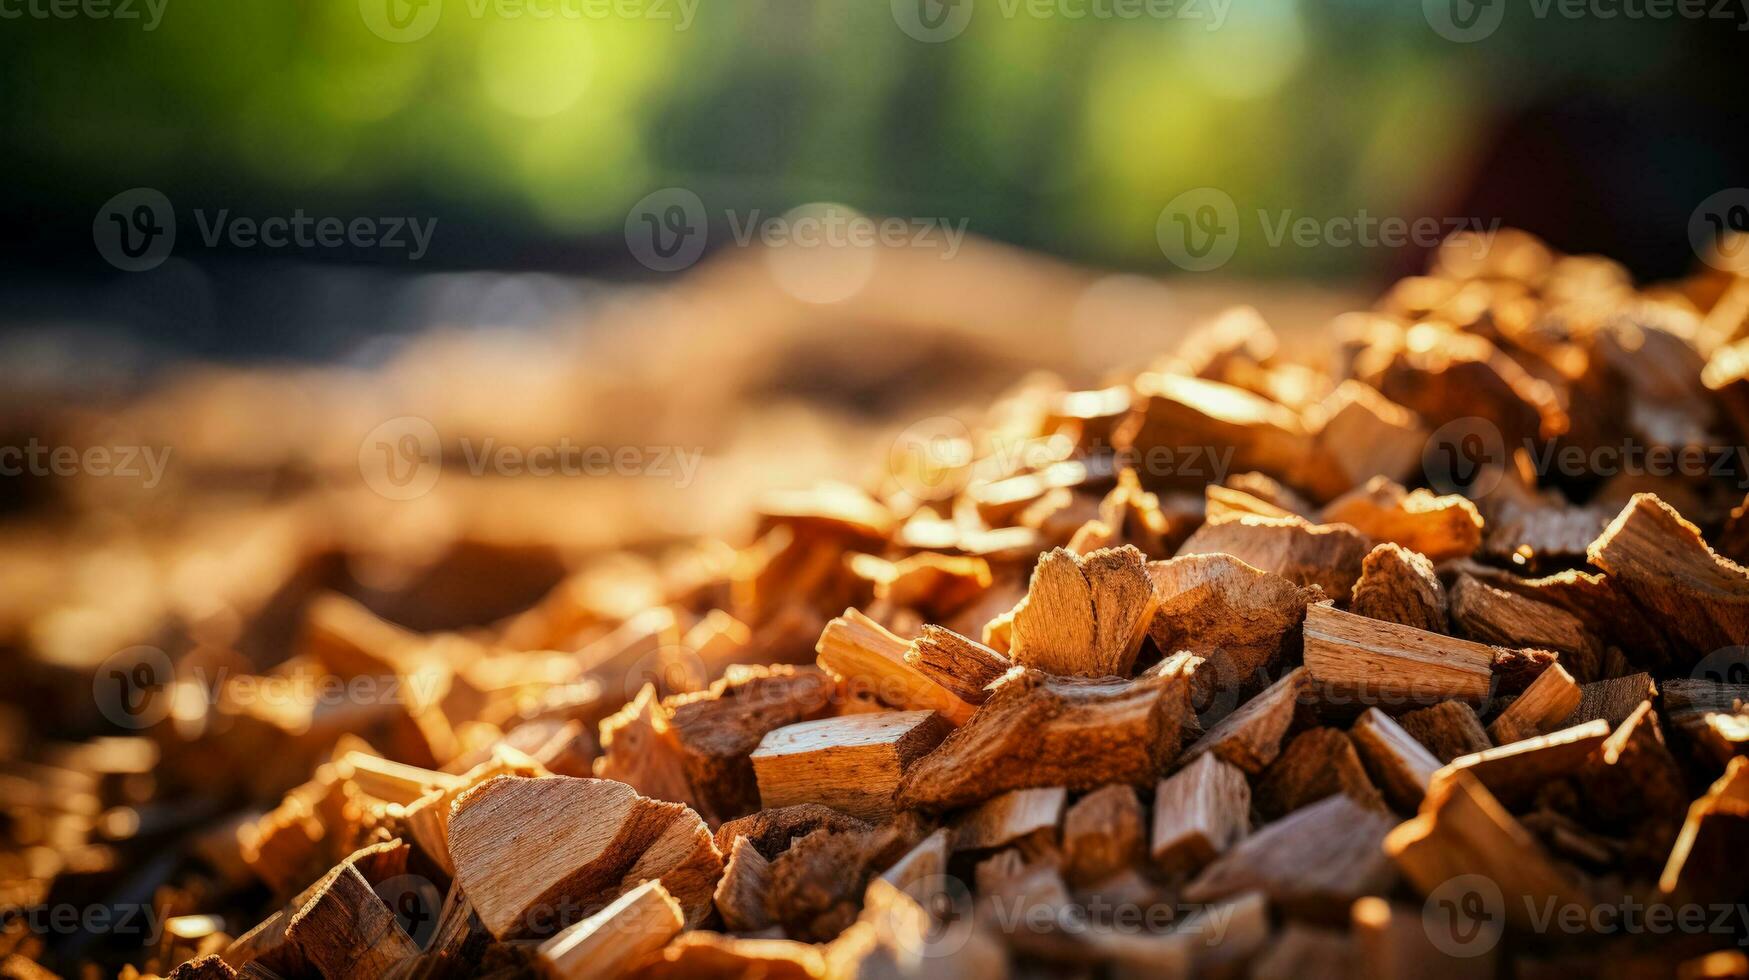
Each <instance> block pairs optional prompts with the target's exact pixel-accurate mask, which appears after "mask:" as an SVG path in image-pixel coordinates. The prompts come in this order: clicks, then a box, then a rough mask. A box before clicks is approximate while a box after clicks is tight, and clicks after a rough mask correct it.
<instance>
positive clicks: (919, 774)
mask: <svg viewBox="0 0 1749 980" xmlns="http://www.w3.org/2000/svg"><path fill="white" fill-rule="evenodd" d="M1200 662H1201V661H1200V660H1199V659H1198V658H1196V657H1194V656H1192V655H1190V654H1179V655H1177V656H1174V657H1172V658H1169V659H1168V660H1166V661H1163V662H1162V663H1160V664H1158V665H1156V666H1155V667H1152V668H1150V669H1149V670H1147V671H1144V672H1143V673H1142V674H1141V675H1140V676H1139V677H1137V678H1135V679H1134V680H1129V681H1123V680H1117V679H1105V680H1090V679H1082V678H1068V677H1052V676H1049V675H1047V674H1044V673H1041V672H1039V671H1036V670H1029V669H1027V668H1024V667H1016V668H1014V669H1013V670H1012V671H1010V672H1009V673H1008V675H1007V676H1005V677H1004V678H1003V679H1002V680H1001V681H1000V682H998V683H997V685H996V688H995V691H994V692H993V693H992V694H991V695H990V700H988V701H986V702H985V703H984V705H983V707H981V708H979V709H978V714H977V715H976V716H975V717H974V718H973V719H972V720H971V721H970V722H969V723H967V724H966V725H965V726H963V727H961V728H959V729H957V730H955V731H954V732H953V734H951V735H949V736H948V737H947V739H946V741H944V742H942V744H941V747H940V748H938V749H937V750H936V751H934V752H931V753H930V754H929V755H927V756H925V757H924V758H923V759H921V760H920V761H919V762H918V763H917V764H916V766H914V767H913V768H912V769H911V770H910V771H909V772H908V773H906V775H905V781H904V785H903V787H901V789H900V793H899V798H900V801H901V803H902V804H903V805H904V806H907V807H917V806H921V807H929V808H932V809H945V808H948V807H954V806H964V805H966V804H969V803H976V802H979V801H981V800H985V799H988V798H989V797H990V796H991V795H992V794H995V793H1001V792H1006V791H1008V790H1011V789H1029V788H1034V787H1042V786H1067V787H1069V788H1071V789H1091V788H1094V787H1097V786H1103V785H1105V784H1106V783H1128V784H1130V785H1132V786H1134V785H1144V786H1145V785H1148V784H1150V783H1152V782H1153V781H1154V779H1155V778H1156V777H1157V776H1158V774H1159V773H1160V772H1161V771H1163V770H1164V769H1165V768H1166V767H1167V766H1168V765H1170V764H1171V763H1172V761H1173V760H1174V759H1175V758H1177V756H1178V749H1179V746H1180V741H1181V739H1182V737H1183V732H1184V730H1185V728H1186V726H1187V725H1190V724H1193V723H1194V722H1193V719H1192V716H1191V713H1190V693H1191V676H1192V674H1193V673H1194V671H1195V669H1196V665H1197V664H1198V663H1200Z"/></svg>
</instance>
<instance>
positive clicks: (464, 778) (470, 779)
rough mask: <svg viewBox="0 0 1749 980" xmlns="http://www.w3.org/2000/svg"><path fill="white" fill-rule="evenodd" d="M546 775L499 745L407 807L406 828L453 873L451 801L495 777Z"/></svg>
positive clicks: (421, 847)
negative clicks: (445, 784) (470, 767)
mask: <svg viewBox="0 0 1749 980" xmlns="http://www.w3.org/2000/svg"><path fill="white" fill-rule="evenodd" d="M546 775H551V774H550V773H548V772H547V771H546V770H544V769H542V768H541V766H540V764H539V763H536V762H535V761H534V760H533V759H530V758H529V757H527V756H526V755H523V754H522V753H520V752H517V751H515V750H514V749H511V748H509V747H507V746H499V747H497V748H494V749H493V750H492V754H491V756H490V757H489V758H488V759H486V760H485V761H483V762H481V763H480V764H478V765H476V766H474V767H473V768H472V769H469V770H468V771H467V772H465V773H463V774H462V775H460V776H457V777H456V778H455V782H453V783H451V784H450V785H449V786H447V787H444V788H441V789H434V790H432V791H431V792H429V793H426V794H425V795H424V796H422V797H420V798H419V799H418V800H417V801H416V802H414V803H413V804H412V805H411V806H409V807H407V811H406V820H407V829H408V831H409V832H410V833H411V834H412V836H413V839H414V840H415V841H417V842H418V843H419V847H420V849H421V850H423V851H424V852H425V854H426V855H427V856H428V857H430V858H431V860H432V861H433V862H434V863H435V864H436V865H437V866H438V867H439V868H442V869H443V873H444V874H447V875H451V876H453V875H454V874H455V862H454V861H453V860H452V859H451V858H450V854H449V818H450V816H451V810H450V804H452V803H454V802H455V799H456V797H458V796H460V795H462V794H463V793H465V792H467V791H468V790H470V789H473V788H474V787H475V786H478V785H480V784H481V783H483V782H485V781H486V780H488V779H491V778H492V777H494V776H546Z"/></svg>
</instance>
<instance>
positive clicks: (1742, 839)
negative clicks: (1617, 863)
mask: <svg viewBox="0 0 1749 980" xmlns="http://www.w3.org/2000/svg"><path fill="white" fill-rule="evenodd" d="M1746 852H1749V758H1742V757H1739V758H1735V759H1732V760H1731V761H1730V763H1729V764H1727V765H1726V766H1725V772H1724V775H1722V776H1720V777H1719V778H1718V779H1717V780H1715V781H1714V782H1713V784H1712V785H1711V786H1709V787H1708V788H1707V791H1706V793H1705V794H1704V795H1703V796H1701V797H1700V798H1699V799H1697V800H1695V801H1694V802H1693V803H1692V804H1690V805H1689V808H1688V816H1687V818H1686V819H1685V820H1684V822H1683V824H1682V832H1681V834H1680V835H1679V836H1678V837H1677V838H1676V845H1675V846H1674V847H1672V848H1671V849H1670V860H1669V861H1668V862H1667V863H1666V864H1665V865H1664V872H1663V874H1662V875H1661V876H1660V877H1659V879H1658V890H1659V891H1660V892H1662V893H1663V894H1664V895H1667V896H1674V897H1676V898H1678V899H1680V900H1683V901H1696V902H1716V901H1721V900H1724V899H1726V898H1727V896H1730V895H1733V894H1739V895H1740V894H1741V892H1742V885H1743V873H1742V862H1743V855H1744V853H1746Z"/></svg>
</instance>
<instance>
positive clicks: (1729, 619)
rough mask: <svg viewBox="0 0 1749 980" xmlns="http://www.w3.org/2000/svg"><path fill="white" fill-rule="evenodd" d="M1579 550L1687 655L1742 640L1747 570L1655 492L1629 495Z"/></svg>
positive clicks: (1746, 635)
mask: <svg viewBox="0 0 1749 980" xmlns="http://www.w3.org/2000/svg"><path fill="white" fill-rule="evenodd" d="M1586 554H1587V557H1589V558H1590V560H1591V563H1592V564H1593V565H1596V566H1597V567H1598V568H1601V569H1603V571H1604V572H1605V573H1606V574H1607V575H1608V576H1609V578H1610V581H1611V582H1614V583H1616V584H1618V585H1620V586H1621V587H1622V589H1623V590H1625V591H1626V592H1627V593H1628V595H1630V596H1632V597H1633V599H1634V601H1635V602H1636V603H1638V604H1639V606H1640V607H1641V608H1643V609H1644V610H1645V611H1646V614H1647V615H1648V616H1649V617H1650V618H1651V619H1652V620H1654V621H1655V622H1657V623H1658V624H1659V625H1660V626H1661V627H1663V629H1665V630H1667V631H1668V632H1669V633H1670V634H1671V636H1672V637H1673V638H1674V639H1676V640H1678V641H1679V642H1680V644H1681V645H1682V646H1684V647H1686V649H1687V650H1688V651H1689V652H1690V654H1691V655H1692V656H1700V655H1704V654H1707V653H1711V652H1712V651H1714V650H1718V649H1721V648H1724V647H1729V646H1741V645H1743V644H1745V643H1749V570H1745V569H1744V568H1743V566H1741V565H1739V564H1737V563H1736V562H1734V561H1731V560H1730V559H1728V558H1721V557H1719V556H1718V555H1717V554H1714V553H1713V550H1712V549H1711V548H1709V547H1707V544H1706V542H1705V541H1703V540H1701V537H1700V531H1699V529H1697V528H1696V527H1695V526H1694V525H1693V524H1690V523H1689V522H1688V521H1685V520H1683V519H1682V515H1681V514H1678V513H1677V512H1676V511H1675V510H1674V509H1673V508H1672V507H1671V506H1670V505H1669V504H1666V503H1665V502H1664V501H1662V500H1659V499H1658V497H1657V496H1656V495H1654V494H1649V493H1639V494H1635V495H1634V496H1633V499H1631V500H1629V501H1628V503H1627V506H1625V507H1623V508H1622V510H1621V513H1620V514H1617V515H1616V518H1615V520H1613V521H1611V522H1610V523H1609V526H1608V527H1607V528H1604V531H1603V534H1602V535H1600V536H1599V537H1598V538H1597V540H1596V541H1594V542H1592V543H1591V548H1590V549H1589V550H1588V551H1587V553H1586Z"/></svg>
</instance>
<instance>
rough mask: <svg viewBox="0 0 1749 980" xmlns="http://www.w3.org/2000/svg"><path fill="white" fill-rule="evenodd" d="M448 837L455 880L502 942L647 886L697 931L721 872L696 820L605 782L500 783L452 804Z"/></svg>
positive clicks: (505, 779)
mask: <svg viewBox="0 0 1749 980" xmlns="http://www.w3.org/2000/svg"><path fill="white" fill-rule="evenodd" d="M554 814H566V819H564V820H554V819H552V815H554ZM449 834H450V854H451V856H452V857H453V858H454V860H455V868H456V880H457V881H459V882H460V883H461V885H462V887H463V888H465V889H466V890H467V894H468V898H469V899H470V900H471V901H472V902H473V903H474V908H475V909H476V910H477V911H478V912H479V915H480V921H482V922H484V923H485V924H486V927H487V928H488V929H490V930H491V931H492V934H493V935H494V936H497V937H498V938H500V939H508V938H520V937H543V936H549V935H551V934H552V933H553V932H554V931H556V930H558V929H561V928H564V927H565V926H567V925H570V924H571V923H572V922H574V921H576V920H577V919H579V918H582V917H586V916H589V915H592V914H594V913H595V912H597V911H599V910H601V909H602V908H604V907H606V906H607V905H609V904H610V903H612V902H613V901H614V900H615V899H617V898H618V897H620V896H621V895H623V894H624V893H625V892H627V891H628V890H630V889H632V888H634V887H636V886H637V885H639V884H641V883H643V882H644V881H646V880H649V879H652V878H660V879H661V880H662V882H663V887H664V888H666V889H667V891H668V893H669V894H670V895H672V896H673V898H674V900H675V901H677V902H679V903H680V905H681V908H682V909H683V910H684V911H685V913H686V919H687V921H688V922H691V923H694V924H696V923H698V922H700V921H702V920H703V919H704V917H705V916H706V915H707V914H708V913H709V912H710V910H711V907H712V906H711V893H712V892H713V891H714V890H715V888H716V883H717V879H718V878H719V877H720V876H721V875H722V871H723V859H722V854H721V852H719V851H718V850H717V847H716V843H715V841H713V840H712V839H711V833H710V830H709V829H708V828H707V827H706V826H705V824H704V821H703V820H701V819H699V816H698V814H697V813H694V812H693V811H692V810H691V809H690V808H688V807H685V806H682V805H680V804H678V803H666V802H661V801H657V800H652V799H649V798H647V797H643V796H639V795H638V794H637V793H636V792H635V791H634V790H633V789H632V788H631V787H630V786H627V785H626V784H624V783H619V782H614V781H612V780H606V779H576V778H572V777H569V776H550V777H547V778H544V779H523V778H517V777H513V776H499V777H496V778H494V779H491V780H488V781H487V782H485V783H482V784H481V785H479V786H476V787H474V788H473V789H471V790H469V791H468V792H467V793H465V794H463V795H462V796H461V797H460V798H459V799H457V800H456V802H455V808H454V816H453V817H452V818H451V819H450V827H449Z"/></svg>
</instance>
